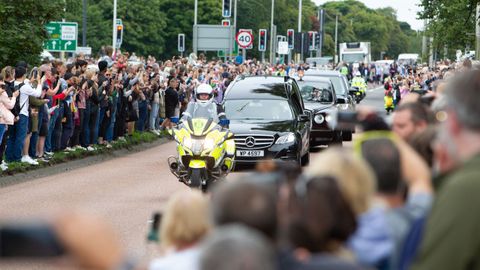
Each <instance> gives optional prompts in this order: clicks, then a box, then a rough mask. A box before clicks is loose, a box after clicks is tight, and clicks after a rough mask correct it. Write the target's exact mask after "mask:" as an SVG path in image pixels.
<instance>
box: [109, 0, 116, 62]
mask: <svg viewBox="0 0 480 270" xmlns="http://www.w3.org/2000/svg"><path fill="white" fill-rule="evenodd" d="M112 47H113V51H114V53H115V52H116V51H117V0H113V40H112ZM109 57H112V55H109Z"/></svg>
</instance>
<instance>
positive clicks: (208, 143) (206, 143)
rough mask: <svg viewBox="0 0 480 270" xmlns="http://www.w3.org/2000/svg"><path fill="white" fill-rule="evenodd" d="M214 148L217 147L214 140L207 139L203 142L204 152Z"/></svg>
mask: <svg viewBox="0 0 480 270" xmlns="http://www.w3.org/2000/svg"><path fill="white" fill-rule="evenodd" d="M214 147H215V142H214V141H213V139H205V141H204V142H203V149H204V150H213V148H214Z"/></svg>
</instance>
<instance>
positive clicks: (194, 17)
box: [192, 0, 198, 55]
mask: <svg viewBox="0 0 480 270" xmlns="http://www.w3.org/2000/svg"><path fill="white" fill-rule="evenodd" d="M193 13H194V15H193V42H192V43H193V53H194V54H195V55H197V18H198V0H195V5H194V11H193Z"/></svg>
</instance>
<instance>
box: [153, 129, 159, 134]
mask: <svg viewBox="0 0 480 270" xmlns="http://www.w3.org/2000/svg"><path fill="white" fill-rule="evenodd" d="M152 132H153V133H154V134H155V135H157V136H160V132H159V131H158V130H156V129H154V130H152Z"/></svg>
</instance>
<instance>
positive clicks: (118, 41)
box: [117, 24, 123, 48]
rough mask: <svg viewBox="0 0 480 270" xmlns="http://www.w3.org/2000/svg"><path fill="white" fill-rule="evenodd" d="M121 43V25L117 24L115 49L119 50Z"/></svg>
mask: <svg viewBox="0 0 480 270" xmlns="http://www.w3.org/2000/svg"><path fill="white" fill-rule="evenodd" d="M122 41H123V24H117V48H120V45H122Z"/></svg>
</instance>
